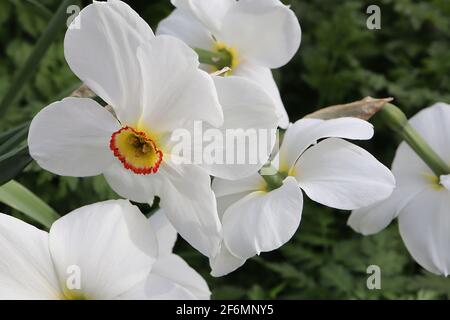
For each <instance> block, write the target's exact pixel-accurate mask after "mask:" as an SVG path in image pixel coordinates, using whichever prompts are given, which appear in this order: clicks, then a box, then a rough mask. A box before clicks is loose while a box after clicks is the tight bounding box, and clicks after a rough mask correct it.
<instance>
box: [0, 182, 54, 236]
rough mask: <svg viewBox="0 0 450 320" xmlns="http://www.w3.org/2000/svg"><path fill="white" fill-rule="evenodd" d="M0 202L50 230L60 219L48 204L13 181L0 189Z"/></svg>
mask: <svg viewBox="0 0 450 320" xmlns="http://www.w3.org/2000/svg"><path fill="white" fill-rule="evenodd" d="M0 202H3V203H4V204H6V205H7V206H9V207H11V208H14V209H16V210H18V211H20V212H22V213H23V214H25V215H26V216H28V217H30V218H31V219H33V220H35V221H36V222H39V223H40V224H42V225H43V226H45V227H47V228H50V227H51V225H52V223H53V222H54V221H56V220H57V219H58V218H59V217H60V216H59V215H58V214H57V213H56V211H55V210H53V209H52V208H51V207H50V206H49V205H48V204H46V203H45V202H44V201H42V200H41V199H40V198H39V197H38V196H36V195H35V194H34V193H33V192H31V191H30V190H28V189H27V188H26V187H24V186H23V185H21V184H20V183H18V182H17V181H14V180H12V181H10V182H8V183H7V184H5V185H3V186H1V187H0Z"/></svg>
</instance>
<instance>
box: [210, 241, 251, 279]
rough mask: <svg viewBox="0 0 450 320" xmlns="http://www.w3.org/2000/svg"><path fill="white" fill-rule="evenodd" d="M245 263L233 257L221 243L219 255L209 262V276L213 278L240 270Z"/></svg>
mask: <svg viewBox="0 0 450 320" xmlns="http://www.w3.org/2000/svg"><path fill="white" fill-rule="evenodd" d="M245 261H246V260H245V259H241V258H238V257H236V256H234V255H233V254H232V253H231V252H230V251H229V250H228V248H227V247H226V245H225V243H223V242H222V244H221V246H220V251H219V253H218V254H217V255H216V256H215V257H213V258H211V259H210V260H209V264H210V266H211V275H212V276H213V277H222V276H225V275H227V274H229V273H231V272H233V271H235V270H237V269H238V268H240V267H241V266H242V265H243V264H244V263H245Z"/></svg>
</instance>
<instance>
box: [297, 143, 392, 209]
mask: <svg viewBox="0 0 450 320" xmlns="http://www.w3.org/2000/svg"><path fill="white" fill-rule="evenodd" d="M294 174H295V177H296V178H297V180H298V182H299V185H300V187H301V188H302V189H303V190H304V191H305V193H306V194H307V195H308V197H310V198H311V199H313V200H314V201H317V202H319V203H322V204H324V205H327V206H330V207H333V208H338V209H344V210H352V209H358V208H361V207H365V206H369V205H371V204H373V203H376V202H378V201H381V200H384V199H386V198H388V197H389V196H390V195H391V193H392V191H393V190H394V187H395V179H394V176H393V175H392V173H391V171H390V170H389V169H388V168H386V167H385V166H384V165H383V164H381V163H380V162H379V161H378V160H376V159H375V158H374V157H373V156H372V155H371V154H370V153H368V152H367V151H365V150H364V149H362V148H360V147H358V146H356V145H354V144H351V143H349V142H347V141H345V140H342V139H337V138H330V139H326V140H324V141H322V142H320V143H318V144H317V145H315V146H313V147H311V148H309V149H308V150H307V151H306V152H305V153H304V154H303V155H302V156H301V157H300V159H299V160H298V162H297V164H296V166H295V169H294Z"/></svg>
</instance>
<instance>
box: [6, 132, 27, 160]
mask: <svg viewBox="0 0 450 320" xmlns="http://www.w3.org/2000/svg"><path fill="white" fill-rule="evenodd" d="M27 135H28V126H25V127H23V128H22V129H20V130H19V132H17V133H16V134H15V135H13V136H12V137H10V138H9V139H8V140H7V141H5V142H4V143H3V144H2V145H0V155H2V154H4V153H6V152H9V151H11V150H12V149H15V148H16V149H17V146H20V145H21V144H22V143H23V142H24V141H25V140H26V137H27Z"/></svg>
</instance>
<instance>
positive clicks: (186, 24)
mask: <svg viewBox="0 0 450 320" xmlns="http://www.w3.org/2000/svg"><path fill="white" fill-rule="evenodd" d="M156 34H158V35H162V34H165V35H170V36H174V37H176V38H178V39H180V40H183V41H184V42H185V43H186V44H187V45H188V46H190V47H191V48H202V49H206V50H211V48H213V47H214V39H213V37H212V35H211V32H210V31H208V29H206V28H205V27H204V26H203V25H202V24H201V23H200V22H199V21H198V20H197V19H196V18H195V17H193V16H192V15H191V14H190V13H189V12H188V11H185V10H181V9H175V10H174V11H172V13H171V14H170V15H169V16H168V17H167V18H165V19H163V20H162V21H161V22H160V23H159V25H158V29H157V30H156Z"/></svg>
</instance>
